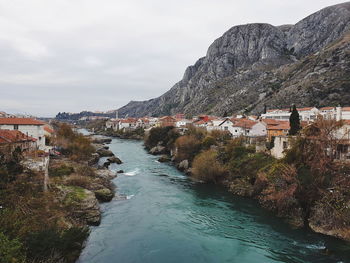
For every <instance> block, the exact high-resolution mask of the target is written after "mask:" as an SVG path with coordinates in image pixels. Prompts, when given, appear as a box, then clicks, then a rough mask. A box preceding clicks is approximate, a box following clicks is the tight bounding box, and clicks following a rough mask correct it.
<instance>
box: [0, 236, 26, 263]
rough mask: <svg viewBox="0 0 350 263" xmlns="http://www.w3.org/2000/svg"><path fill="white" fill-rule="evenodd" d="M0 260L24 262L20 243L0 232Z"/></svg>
mask: <svg viewBox="0 0 350 263" xmlns="http://www.w3.org/2000/svg"><path fill="white" fill-rule="evenodd" d="M0 260H1V263H21V262H23V263H24V262H25V257H24V255H23V251H22V243H21V242H20V241H18V240H17V239H13V240H10V239H9V238H8V237H7V236H5V235H4V234H3V233H1V232H0Z"/></svg>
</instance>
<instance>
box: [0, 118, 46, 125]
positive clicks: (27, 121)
mask: <svg viewBox="0 0 350 263" xmlns="http://www.w3.org/2000/svg"><path fill="white" fill-rule="evenodd" d="M1 124H4V125H6V124H8V125H44V124H45V123H43V122H42V121H38V120H35V119H31V118H0V125H1Z"/></svg>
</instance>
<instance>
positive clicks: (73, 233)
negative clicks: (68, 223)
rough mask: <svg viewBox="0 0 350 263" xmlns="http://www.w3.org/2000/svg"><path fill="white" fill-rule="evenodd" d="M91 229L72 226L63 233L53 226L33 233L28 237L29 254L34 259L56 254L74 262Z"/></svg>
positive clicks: (43, 258)
mask: <svg viewBox="0 0 350 263" xmlns="http://www.w3.org/2000/svg"><path fill="white" fill-rule="evenodd" d="M88 234H89V230H88V229H87V228H84V227H71V228H69V229H67V230H64V231H63V232H62V233H60V231H59V230H58V229H55V228H51V229H45V230H42V231H39V232H35V233H32V234H30V235H29V236H28V238H27V242H26V244H27V248H28V249H27V255H28V257H29V258H31V259H34V260H45V259H47V258H50V257H52V255H56V256H55V258H57V259H65V260H67V261H68V262H72V261H73V260H74V259H75V258H76V257H77V256H78V255H79V253H80V251H81V249H82V246H83V242H84V241H85V239H86V238H87V237H88Z"/></svg>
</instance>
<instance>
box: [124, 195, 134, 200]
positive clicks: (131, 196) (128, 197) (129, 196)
mask: <svg viewBox="0 0 350 263" xmlns="http://www.w3.org/2000/svg"><path fill="white" fill-rule="evenodd" d="M134 196H135V195H127V196H126V199H127V200H129V199H131V198H133V197H134Z"/></svg>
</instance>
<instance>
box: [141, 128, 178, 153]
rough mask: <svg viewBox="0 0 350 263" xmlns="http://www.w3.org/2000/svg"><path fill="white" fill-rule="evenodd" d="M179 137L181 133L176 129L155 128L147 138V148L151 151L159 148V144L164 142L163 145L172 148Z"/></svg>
mask: <svg viewBox="0 0 350 263" xmlns="http://www.w3.org/2000/svg"><path fill="white" fill-rule="evenodd" d="M179 136H180V135H179V133H178V132H177V131H176V130H175V129H174V127H155V128H152V129H151V130H150V131H149V134H148V135H147V136H146V138H145V146H146V148H148V149H151V148H153V147H155V146H157V145H158V143H159V142H162V145H164V146H168V147H171V146H172V144H173V143H174V142H175V140H176V139H177V138H178V137H179Z"/></svg>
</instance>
